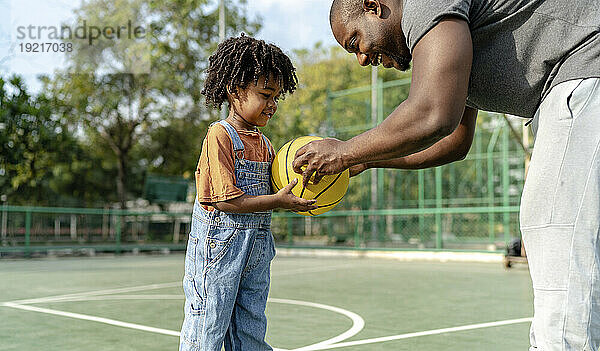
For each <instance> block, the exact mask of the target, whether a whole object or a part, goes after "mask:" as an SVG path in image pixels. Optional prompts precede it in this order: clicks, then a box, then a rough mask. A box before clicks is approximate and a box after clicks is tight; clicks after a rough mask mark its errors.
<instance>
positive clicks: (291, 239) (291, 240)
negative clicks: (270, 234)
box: [287, 217, 294, 246]
mask: <svg viewBox="0 0 600 351" xmlns="http://www.w3.org/2000/svg"><path fill="white" fill-rule="evenodd" d="M292 228H293V226H292V218H291V217H287V232H288V235H287V237H288V245H290V246H292V245H294V235H293V233H292Z"/></svg>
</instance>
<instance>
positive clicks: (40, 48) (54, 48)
mask: <svg viewBox="0 0 600 351" xmlns="http://www.w3.org/2000/svg"><path fill="white" fill-rule="evenodd" d="M19 47H20V48H21V52H31V53H35V52H71V51H73V43H20V44H19Z"/></svg>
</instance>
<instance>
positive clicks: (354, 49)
mask: <svg viewBox="0 0 600 351" xmlns="http://www.w3.org/2000/svg"><path fill="white" fill-rule="evenodd" d="M355 45H356V37H352V39H350V42H349V43H348V48H349V49H350V50H352V51H356V46H355Z"/></svg>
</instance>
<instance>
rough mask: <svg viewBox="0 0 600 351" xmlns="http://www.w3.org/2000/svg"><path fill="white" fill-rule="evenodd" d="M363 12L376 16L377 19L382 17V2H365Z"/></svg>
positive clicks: (378, 0) (373, 0) (376, 0)
mask: <svg viewBox="0 0 600 351" xmlns="http://www.w3.org/2000/svg"><path fill="white" fill-rule="evenodd" d="M363 10H364V11H365V12H367V13H372V14H375V15H377V17H381V15H382V13H383V11H382V10H381V1H380V0H363Z"/></svg>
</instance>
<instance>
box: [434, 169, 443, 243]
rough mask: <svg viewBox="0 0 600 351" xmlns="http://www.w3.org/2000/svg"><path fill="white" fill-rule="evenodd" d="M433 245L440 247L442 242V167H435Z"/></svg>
mask: <svg viewBox="0 0 600 351" xmlns="http://www.w3.org/2000/svg"><path fill="white" fill-rule="evenodd" d="M435 207H436V210H437V211H436V212H435V228H436V233H435V247H436V249H441V248H442V247H443V246H444V244H443V241H442V214H441V213H440V211H441V209H442V167H436V168H435Z"/></svg>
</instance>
